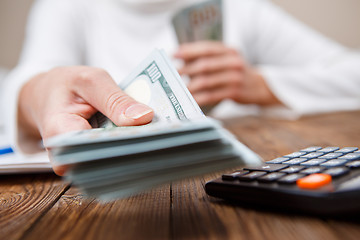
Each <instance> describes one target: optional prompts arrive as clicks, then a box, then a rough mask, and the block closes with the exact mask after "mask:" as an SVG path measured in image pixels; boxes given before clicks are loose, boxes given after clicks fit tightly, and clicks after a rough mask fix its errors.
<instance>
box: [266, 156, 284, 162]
mask: <svg viewBox="0 0 360 240" xmlns="http://www.w3.org/2000/svg"><path fill="white" fill-rule="evenodd" d="M289 159H290V158H286V157H278V158H275V159H273V160H270V161H267V162H265V163H282V162H285V161H287V160H289Z"/></svg>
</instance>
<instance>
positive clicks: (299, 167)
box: [205, 146, 360, 216]
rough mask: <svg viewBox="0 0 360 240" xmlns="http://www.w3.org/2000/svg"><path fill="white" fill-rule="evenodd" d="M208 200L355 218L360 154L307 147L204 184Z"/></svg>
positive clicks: (359, 205) (347, 149)
mask: <svg viewBox="0 0 360 240" xmlns="http://www.w3.org/2000/svg"><path fill="white" fill-rule="evenodd" d="M205 191H206V193H207V194H208V195H210V196H213V197H218V198H222V199H225V200H228V201H231V202H232V203H235V204H237V205H244V206H247V207H248V206H250V207H254V206H255V207H261V208H265V209H270V210H286V211H287V212H288V211H294V212H301V213H306V214H315V215H329V216H330V215H335V216H340V215H353V214H355V213H360V151H359V149H358V148H357V147H344V148H339V147H324V148H323V147H319V146H312V147H308V148H306V149H302V150H300V151H297V152H293V153H290V154H287V155H285V156H282V157H278V158H275V159H272V160H270V161H267V162H264V163H263V164H262V165H260V166H255V167H245V168H242V169H239V170H236V171H234V172H230V173H225V174H223V175H222V176H221V177H220V178H218V179H214V180H212V181H209V182H207V183H206V184H205Z"/></svg>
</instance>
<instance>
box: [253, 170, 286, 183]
mask: <svg viewBox="0 0 360 240" xmlns="http://www.w3.org/2000/svg"><path fill="white" fill-rule="evenodd" d="M285 175H286V173H281V172H272V173H268V174H266V175H264V176H261V177H259V178H258V179H257V180H258V181H259V182H275V181H276V180H278V179H279V178H281V177H283V176H285Z"/></svg>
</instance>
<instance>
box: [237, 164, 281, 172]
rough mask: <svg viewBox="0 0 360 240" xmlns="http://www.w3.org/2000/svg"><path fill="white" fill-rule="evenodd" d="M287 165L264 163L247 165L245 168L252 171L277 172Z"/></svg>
mask: <svg viewBox="0 0 360 240" xmlns="http://www.w3.org/2000/svg"><path fill="white" fill-rule="evenodd" d="M286 167H287V166H286V165H284V164H263V165H260V166H255V167H246V168H244V170H250V171H265V172H276V171H278V170H280V169H283V168H286Z"/></svg>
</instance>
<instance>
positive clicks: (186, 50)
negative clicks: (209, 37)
mask: <svg viewBox="0 0 360 240" xmlns="http://www.w3.org/2000/svg"><path fill="white" fill-rule="evenodd" d="M227 52H235V50H234V49H231V48H228V47H226V46H225V45H224V44H223V43H222V42H219V41H198V42H192V43H184V44H182V45H180V46H179V49H178V51H177V52H176V53H175V54H174V57H176V58H181V59H183V60H184V61H191V60H193V59H196V58H199V57H206V56H212V55H219V54H224V53H227Z"/></svg>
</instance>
